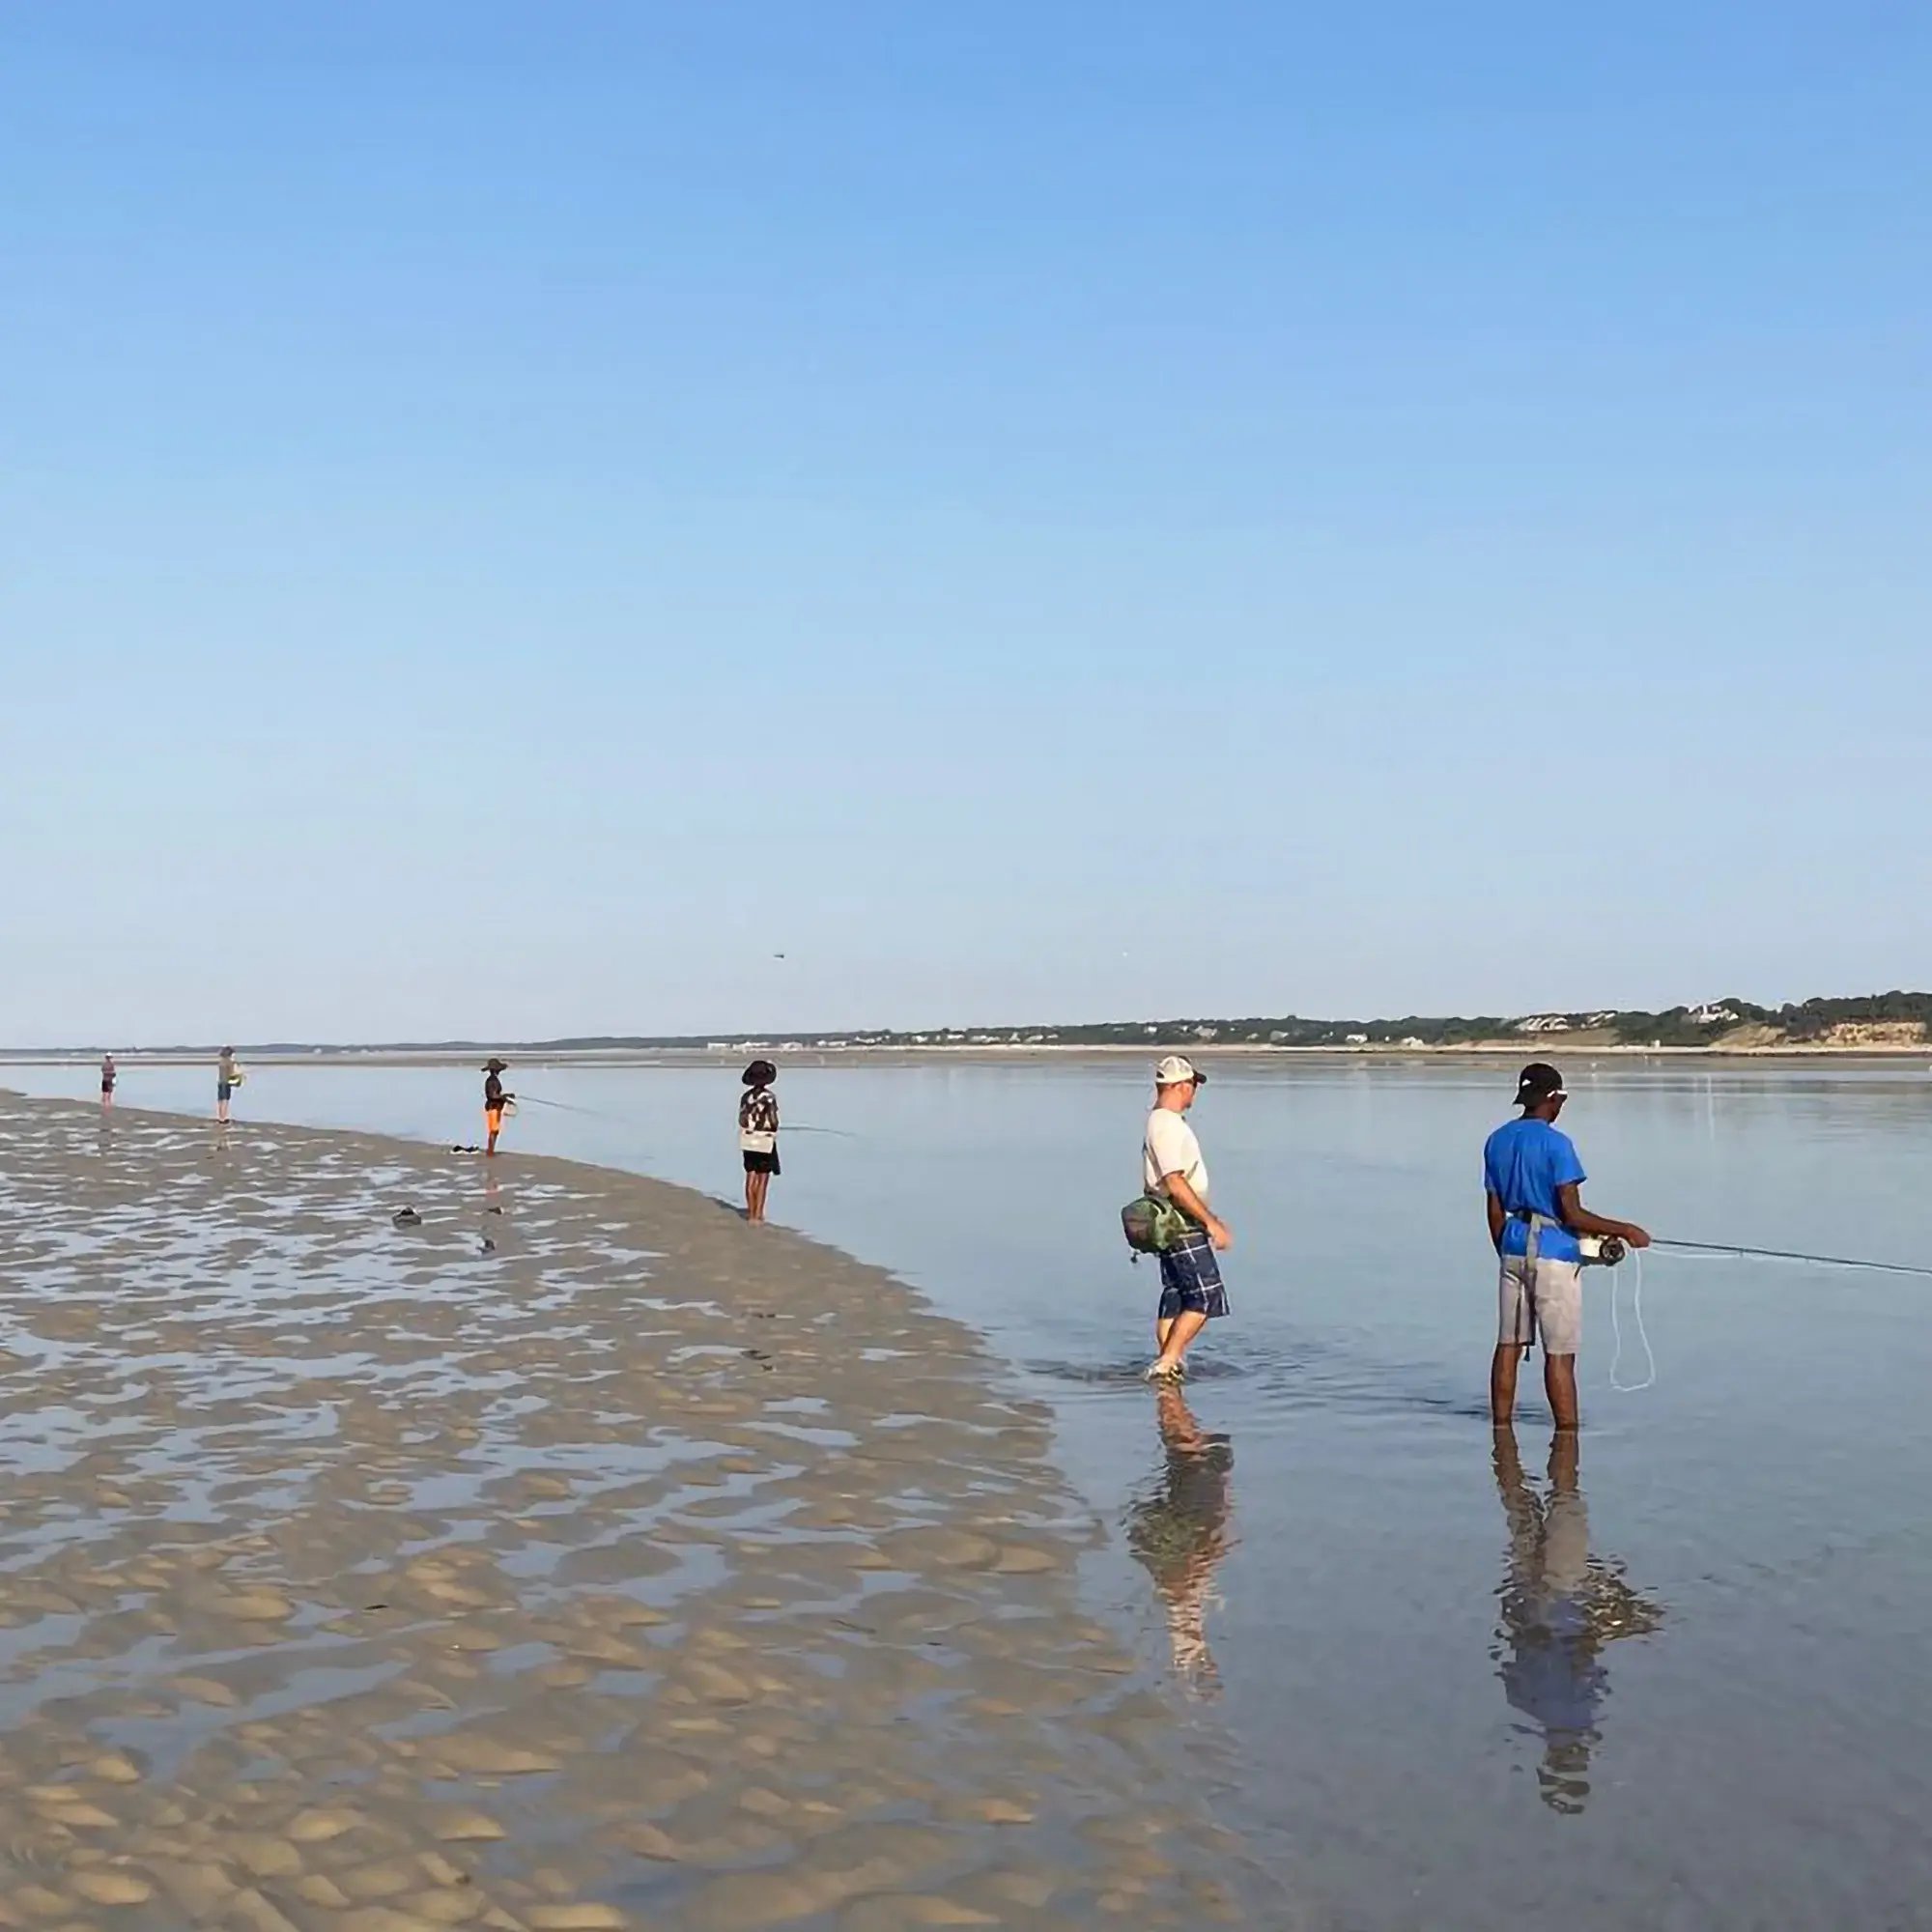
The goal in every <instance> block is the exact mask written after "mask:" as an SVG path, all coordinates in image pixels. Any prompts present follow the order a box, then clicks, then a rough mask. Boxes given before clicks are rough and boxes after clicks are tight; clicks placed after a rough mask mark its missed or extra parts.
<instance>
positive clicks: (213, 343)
mask: <svg viewBox="0 0 1932 1932" xmlns="http://www.w3.org/2000/svg"><path fill="white" fill-rule="evenodd" d="M1928 86H1932V14H1928V13H1927V12H1926V10H1924V9H1922V8H1918V7H1914V6H1909V5H1902V4H1901V5H1881V4H1863V5H1856V4H1855V5H1849V6H1847V5H1836V6H1825V5H1819V6H1816V7H1794V6H1789V5H1776V4H1773V5H1765V6H1760V7H1754V8H1744V7H1738V6H1734V5H1724V6H1702V5H1696V4H1690V5H1686V4H1671V5H1668V6H1665V5H1661V4H1655V5H1654V4H1635V5H1631V6H1625V7H1619V8H1608V9H1605V8H1596V9H1577V8H1560V7H1558V8H1552V7H1549V6H1548V5H1537V6H1528V5H1523V6H1512V7H1484V6H1476V7H1471V8H1445V7H1441V6H1438V5H1434V4H1423V3H1422V0H1406V4H1405V3H1403V0H1396V3H1395V4H1389V5H1386V6H1382V7H1378V8H1332V7H1331V8H1320V9H1318V8H1312V7H1309V8H1297V7H1289V6H1280V5H1272V6H1254V7H1230V6H1220V5H1212V4H1209V5H1207V6H1203V7H1195V8H1187V9H1181V8H1175V7H1172V6H1165V5H1163V6H1151V5H1140V4H1118V0H1115V3H1114V4H1107V5H1098V4H1095V5H1087V6H1075V5H1065V6H1058V7H1054V6H1047V7H1040V6H1037V5H1029V6H1019V5H1009V4H981V5H977V6H973V7H954V8H939V7H924V6H918V5H912V4H904V0H900V4H894V5H883V4H882V5H874V6H860V5H841V4H836V0H835V3H834V4H826V0H821V4H817V5H812V6H804V5H795V4H787V5H782V6H780V5H771V4H758V3H757V0H740V4H731V5H718V6H690V5H684V4H678V5H669V4H666V5H661V6H653V5H644V4H639V5H636V6H630V7H612V6H602V5H589V4H584V5H577V6H572V5H539V4H536V0H530V3H529V4H527V5H523V6H504V5H493V4H487V0H486V3H485V4H478V0H463V4H461V5H458V4H455V0H448V4H438V0H421V4H412V5H403V6H397V5H393V4H388V3H387V0H384V4H345V0H328V4H322V0H307V4H287V5H274V6H263V5H260V4H257V0H247V4H235V5H203V4H194V0H185V4H178V5H171V6H165V7H162V6H130V5H126V4H112V5H104V4H89V0H62V4H60V5H42V6H31V7H29V6H21V7H12V8H8V9H7V10H6V11H5V13H4V15H0V180H4V181H5V182H6V184H7V192H6V194H5V196H4V197H0V263H3V264H4V266H0V320H3V321H4V336H3V337H0V340H4V344H5V354H4V355H0V440H3V441H4V447H3V448H0V652H4V660H5V671H6V677H5V685H4V691H5V702H4V706H0V757H4V760H5V782H4V785H0V838H4V847H3V848H0V849H4V853H5V858H4V872H3V873H0V876H3V877H4V880H5V904H6V932H7V940H8V944H7V948H6V963H7V970H6V976H5V982H4V985H5V990H4V1001H0V1039H7V1040H11V1041H14V1042H34V1041H71V1040H72V1041H84V1040H99V1039H112V1040H115V1041H133V1040H154V1039H177V1038H191V1039H201V1040H209V1039H213V1038H214V1037H217V1036H220V1037H236V1038H239V1039H250V1038H259V1037H422V1036H444V1035H477V1036H485V1037H526V1036H533V1035H545V1034H554V1033H560V1032H585V1031H604V1030H624V1031H629V1030H639V1031H648V1032H657V1031H663V1030H679V1031H682V1030H686V1029H695V1030H711V1029H726V1028H739V1027H752V1026H765V1025H797V1026H807V1025H837V1024H847V1023H853V1024H857V1023H871V1022H922V1021H932V1020H946V1019H1014V1020H1018V1019H1028V1018H1072V1017H1089V1016H1103V1015H1105V1016H1130V1015H1136V1014H1140V1013H1144V1012H1146V1013H1173V1012H1200V1011H1233V1012H1250V1011H1264V1012H1277V1011H1287V1010H1298V1011H1302V1012H1324V1013H1367V1012H1400V1011H1406V1010H1412V1009H1421V1010H1429V1011H1435V1010H1468V1009H1483V1010H1494V1009H1503V1010H1520V1009H1527V1008H1534V1007H1539V1006H1544V1005H1577V1004H1586V1003H1596V1002H1602V1003H1605V1004H1620V1005H1626V1004H1648V1003H1651V1002H1668V1001H1672V1000H1676V999H1680V998H1696V997H1701V996H1705V995H1711V994H1717V993H1723V992H1733V991H1735V992H1740V993H1744V994H1746V995H1748V996H1751V997H1756V998H1763V999H1768V1000H1776V999H1781V998H1786V997H1802V996H1804V995H1805V994H1807V993H1811V992H1822V991H1833V992H1835V991H1853V990H1869V989H1872V988H1875V987H1880V986H1885V985H1891V984H1898V983H1906V984H1919V985H1923V984H1926V983H1928V982H1932V915H1928V906H1932V839H1928V837H1927V821H1928V813H1927V809H1926V794H1927V776H1926V774H1927V753H1928V751H1932V742H1929V741H1932V729H1928V718H1932V708H1929V704H1932V651H1928V622H1927V620H1928V615H1932V597H1928V590H1932V546H1928V544H1927V542H1926V530H1927V527H1928V512H1929V511H1932V501H1928V497H1932V492H1928V487H1927V486H1928V481H1932V441H1928V428H1932V422H1929V421H1928V416H1929V415H1932V408H1929V407H1928V398H1932V346H1928V334H1927V320H1928V316H1932V233H1929V232H1928V231H1932V216H1928V209H1932V168H1928V160H1929V159H1932V120H1928V116H1927V114H1926V112H1925V102H1926V99H1927V97H1928ZM775 952H784V953H785V954H786V955H787V956H786V958H785V959H784V960H783V961H779V960H777V959H775V958H773V957H772V955H773V954H774V953H775Z"/></svg>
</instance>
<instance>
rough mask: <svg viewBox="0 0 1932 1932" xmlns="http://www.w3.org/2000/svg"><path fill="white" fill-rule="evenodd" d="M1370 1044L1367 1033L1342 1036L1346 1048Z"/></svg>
mask: <svg viewBox="0 0 1932 1932" xmlns="http://www.w3.org/2000/svg"><path fill="white" fill-rule="evenodd" d="M1368 1043H1369V1037H1368V1035H1367V1034H1365V1033H1350V1034H1344V1035H1343V1036H1342V1044H1343V1045H1344V1046H1367V1045H1368Z"/></svg>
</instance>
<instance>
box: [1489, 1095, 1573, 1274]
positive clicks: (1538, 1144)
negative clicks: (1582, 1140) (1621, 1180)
mask: <svg viewBox="0 0 1932 1932" xmlns="http://www.w3.org/2000/svg"><path fill="white" fill-rule="evenodd" d="M1583 1179H1585V1176H1584V1173H1583V1163H1582V1162H1581V1161H1580V1160H1578V1159H1577V1148H1576V1144H1575V1143H1574V1142H1573V1141H1572V1140H1571V1138H1570V1136H1569V1135H1568V1134H1564V1133H1559V1132H1557V1130H1556V1129H1555V1128H1554V1127H1552V1126H1551V1125H1550V1124H1549V1122H1548V1121H1533V1120H1530V1119H1527V1118H1525V1119H1523V1120H1520V1121H1511V1122H1508V1123H1507V1124H1506V1125H1504V1126H1500V1127H1498V1128H1497V1129H1496V1130H1495V1132H1494V1133H1492V1135H1491V1136H1490V1137H1489V1139H1488V1140H1487V1141H1485V1142H1484V1143H1483V1185H1484V1186H1485V1187H1486V1188H1488V1190H1489V1191H1490V1192H1491V1193H1492V1194H1494V1195H1497V1196H1499V1197H1500V1198H1501V1200H1502V1204H1503V1206H1504V1207H1505V1208H1507V1209H1508V1210H1509V1212H1510V1214H1511V1216H1512V1217H1514V1216H1515V1214H1516V1212H1517V1210H1518V1209H1519V1208H1531V1209H1533V1210H1534V1211H1535V1212H1536V1213H1538V1214H1545V1215H1548V1217H1549V1219H1550V1220H1552V1221H1553V1220H1555V1219H1557V1218H1558V1214H1559V1212H1560V1210H1559V1208H1557V1205H1556V1190H1557V1189H1558V1188H1559V1187H1562V1186H1565V1185H1566V1184H1569V1183H1571V1182H1581V1181H1582V1180H1583ZM1528 1240H1529V1226H1528V1223H1527V1222H1523V1221H1519V1220H1516V1219H1514V1218H1512V1219H1511V1221H1510V1224H1509V1226H1508V1227H1506V1228H1505V1229H1504V1230H1503V1253H1504V1254H1506V1255H1520V1254H1526V1253H1527V1252H1528V1248H1527V1242H1528ZM1536 1251H1537V1253H1538V1254H1540V1255H1541V1256H1543V1258H1544V1259H1545V1260H1546V1261H1552V1262H1574V1261H1580V1260H1581V1259H1582V1257H1583V1251H1582V1249H1581V1248H1579V1247H1578V1246H1577V1236H1575V1235H1573V1234H1571V1233H1570V1232H1569V1230H1568V1229H1566V1228H1546V1229H1544V1231H1543V1233H1542V1235H1541V1236H1539V1237H1538V1239H1537V1247H1536Z"/></svg>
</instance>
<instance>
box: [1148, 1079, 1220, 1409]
mask: <svg viewBox="0 0 1932 1932" xmlns="http://www.w3.org/2000/svg"><path fill="white" fill-rule="evenodd" d="M1207 1077H1208V1076H1207V1075H1206V1074H1205V1073H1201V1072H1199V1071H1197V1070H1196V1068H1195V1066H1194V1064H1193V1062H1192V1061H1188V1060H1183V1059H1182V1058H1181V1057H1180V1055H1179V1054H1178V1053H1170V1054H1169V1055H1168V1056H1167V1058H1166V1059H1165V1060H1163V1061H1162V1062H1161V1063H1160V1065H1158V1066H1156V1067H1155V1068H1154V1070H1153V1079H1154V1103H1153V1112H1152V1113H1151V1114H1150V1115H1149V1116H1148V1122H1147V1132H1146V1134H1145V1136H1144V1137H1143V1139H1142V1142H1141V1179H1142V1181H1143V1183H1144V1184H1145V1185H1146V1187H1147V1191H1148V1192H1149V1193H1150V1194H1161V1195H1165V1196H1166V1197H1167V1199H1168V1200H1169V1201H1170V1202H1172V1203H1173V1204H1174V1206H1175V1207H1177V1208H1179V1209H1180V1211H1181V1213H1182V1214H1184V1215H1185V1216H1186V1217H1187V1220H1188V1221H1189V1223H1190V1224H1191V1225H1190V1226H1189V1228H1188V1230H1187V1232H1186V1233H1185V1234H1184V1235H1182V1236H1180V1238H1179V1240H1176V1241H1173V1242H1171V1243H1170V1244H1169V1245H1168V1246H1167V1247H1165V1248H1163V1249H1162V1250H1161V1254H1160V1312H1159V1314H1158V1316H1157V1317H1156V1319H1155V1321H1154V1340H1155V1342H1156V1344H1157V1346H1158V1348H1159V1350H1160V1352H1159V1354H1158V1355H1157V1356H1156V1357H1155V1359H1154V1361H1153V1363H1152V1365H1151V1367H1150V1368H1149V1370H1148V1372H1147V1375H1148V1379H1149V1380H1150V1381H1167V1380H1171V1379H1173V1378H1176V1377H1178V1376H1179V1375H1180V1374H1182V1373H1183V1371H1182V1367H1181V1358H1182V1357H1183V1356H1184V1355H1185V1354H1186V1353H1187V1350H1188V1348H1189V1346H1190V1345H1191V1344H1192V1342H1193V1340H1194V1338H1195V1336H1197V1335H1198V1334H1200V1332H1201V1331H1202V1329H1203V1328H1204V1327H1206V1326H1207V1324H1208V1322H1209V1321H1212V1320H1214V1319H1215V1318H1216V1317H1217V1316H1222V1315H1225V1314H1227V1312H1228V1292H1227V1290H1226V1289H1225V1288H1224V1287H1223V1286H1222V1283H1221V1264H1220V1263H1219V1262H1217V1261H1216V1260H1215V1258H1214V1257H1215V1254H1216V1251H1217V1250H1221V1249H1225V1248H1228V1247H1230V1246H1232V1245H1233V1243H1234V1239H1235V1237H1234V1236H1233V1235H1231V1234H1230V1233H1229V1232H1228V1228H1227V1224H1226V1223H1225V1222H1223V1221H1219V1220H1216V1219H1215V1217H1214V1214H1213V1212H1212V1211H1211V1210H1210V1209H1209V1208H1208V1163H1207V1161H1206V1160H1204V1159H1203V1158H1202V1155H1201V1143H1200V1141H1199V1140H1197V1139H1196V1138H1195V1134H1194V1129H1193V1128H1192V1127H1190V1126H1189V1125H1188V1124H1187V1120H1186V1114H1187V1110H1188V1108H1190V1107H1191V1106H1193V1104H1194V1096H1195V1095H1196V1094H1199V1093H1200V1091H1201V1088H1202V1086H1203V1084H1204V1083H1205V1081H1206V1080H1207Z"/></svg>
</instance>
